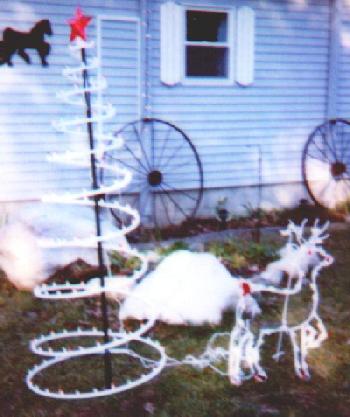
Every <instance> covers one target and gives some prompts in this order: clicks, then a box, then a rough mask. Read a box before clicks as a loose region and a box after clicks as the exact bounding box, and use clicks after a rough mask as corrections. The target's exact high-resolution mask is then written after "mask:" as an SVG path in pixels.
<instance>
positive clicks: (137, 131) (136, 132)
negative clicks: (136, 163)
mask: <svg viewBox="0 0 350 417" xmlns="http://www.w3.org/2000/svg"><path fill="white" fill-rule="evenodd" d="M132 129H133V132H134V134H135V136H136V139H137V141H138V143H139V146H140V149H141V152H142V156H143V159H142V160H143V161H144V165H145V166H146V167H147V168H145V169H148V170H150V169H151V164H150V162H149V160H148V156H147V153H146V150H145V148H144V144H143V143H142V138H141V134H140V132H142V131H143V129H144V125H143V124H142V126H141V129H140V131H139V130H138V129H137V128H136V125H135V124H133V125H132ZM125 146H126V147H127V145H125ZM140 164H141V161H140Z"/></svg>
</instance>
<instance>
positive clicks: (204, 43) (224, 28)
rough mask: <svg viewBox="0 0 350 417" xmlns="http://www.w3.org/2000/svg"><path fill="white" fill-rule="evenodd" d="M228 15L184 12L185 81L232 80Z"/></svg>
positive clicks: (197, 11) (192, 11)
mask: <svg viewBox="0 0 350 417" xmlns="http://www.w3.org/2000/svg"><path fill="white" fill-rule="evenodd" d="M230 26H231V25H230V14H229V13H228V12H222V11H203V10H186V11H185V32H186V33H185V51H184V55H185V59H184V61H185V69H184V75H185V77H186V78H189V79H195V78H203V77H205V78H209V79H226V80H228V79H230V78H231V74H230V73H231V63H230V61H231V54H232V51H231V45H232V42H231V41H230V35H229V34H230V33H231V27H230Z"/></svg>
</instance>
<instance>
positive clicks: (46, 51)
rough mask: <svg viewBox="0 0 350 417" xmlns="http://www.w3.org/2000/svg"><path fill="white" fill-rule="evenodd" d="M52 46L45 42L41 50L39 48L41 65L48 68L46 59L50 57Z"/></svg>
mask: <svg viewBox="0 0 350 417" xmlns="http://www.w3.org/2000/svg"><path fill="white" fill-rule="evenodd" d="M50 49H51V47H50V44H49V43H47V42H43V43H42V44H41V45H40V47H39V48H37V50H38V54H39V56H40V58H41V64H42V66H43V67H47V66H48V65H49V63H48V62H47V60H46V57H47V56H48V55H49V53H50Z"/></svg>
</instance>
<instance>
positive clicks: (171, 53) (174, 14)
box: [160, 1, 183, 86]
mask: <svg viewBox="0 0 350 417" xmlns="http://www.w3.org/2000/svg"><path fill="white" fill-rule="evenodd" d="M182 21H183V13H182V8H181V6H179V5H178V4H176V3H174V2H173V1H167V2H165V3H163V4H162V5H161V6H160V79H161V81H162V82H163V83H164V84H166V85H169V86H173V85H175V84H177V83H179V82H180V80H181V74H182V31H183V23H182Z"/></svg>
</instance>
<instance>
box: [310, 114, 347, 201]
mask: <svg viewBox="0 0 350 417" xmlns="http://www.w3.org/2000/svg"><path fill="white" fill-rule="evenodd" d="M302 175H303V181H304V184H305V186H306V188H307V190H308V192H309V194H310V196H311V198H312V199H313V200H314V201H315V203H316V204H318V205H320V206H322V207H325V208H340V207H341V206H343V205H344V204H345V203H347V202H350V122H349V121H347V120H344V119H331V120H328V121H327V122H325V123H323V124H321V125H320V126H317V127H316V129H315V130H314V131H313V132H312V133H311V134H310V136H309V138H308V141H307V142H306V145H305V147H304V151H303V156H302Z"/></svg>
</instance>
